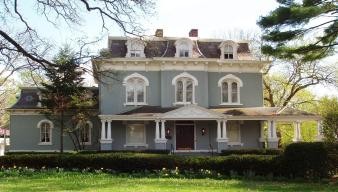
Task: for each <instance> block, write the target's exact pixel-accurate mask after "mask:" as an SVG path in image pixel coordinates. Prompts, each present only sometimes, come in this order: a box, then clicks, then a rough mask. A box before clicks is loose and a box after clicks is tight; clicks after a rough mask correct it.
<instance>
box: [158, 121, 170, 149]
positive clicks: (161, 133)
mask: <svg viewBox="0 0 338 192" xmlns="http://www.w3.org/2000/svg"><path fill="white" fill-rule="evenodd" d="M160 122H161V127H160ZM155 123H156V124H155V149H163V150H164V149H166V148H167V146H166V144H167V139H166V138H165V120H155ZM160 129H161V130H160Z"/></svg>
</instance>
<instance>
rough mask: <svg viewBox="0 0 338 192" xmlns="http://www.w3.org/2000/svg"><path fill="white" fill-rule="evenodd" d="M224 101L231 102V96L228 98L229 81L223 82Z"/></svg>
mask: <svg viewBox="0 0 338 192" xmlns="http://www.w3.org/2000/svg"><path fill="white" fill-rule="evenodd" d="M222 102H223V103H227V102H229V98H228V83H227V82H223V83H222Z"/></svg>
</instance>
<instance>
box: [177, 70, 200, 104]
mask: <svg viewBox="0 0 338 192" xmlns="http://www.w3.org/2000/svg"><path fill="white" fill-rule="evenodd" d="M172 84H173V85H174V86H175V103H174V104H175V105H180V104H195V86H197V85H198V81H197V79H196V78H195V77H194V76H192V75H190V74H188V73H186V72H185V73H182V74H180V75H178V76H176V77H175V78H174V79H173V81H172Z"/></svg>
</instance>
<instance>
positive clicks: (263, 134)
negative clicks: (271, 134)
mask: <svg viewBox="0 0 338 192" xmlns="http://www.w3.org/2000/svg"><path fill="white" fill-rule="evenodd" d="M268 123H269V121H268ZM259 124H260V137H259V139H258V141H259V143H260V146H261V148H264V147H265V131H264V121H260V123H259Z"/></svg>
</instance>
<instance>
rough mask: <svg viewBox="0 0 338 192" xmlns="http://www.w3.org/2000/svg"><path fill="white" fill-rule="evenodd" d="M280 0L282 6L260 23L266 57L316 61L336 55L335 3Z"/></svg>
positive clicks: (337, 11) (337, 14) (337, 8)
mask: <svg viewBox="0 0 338 192" xmlns="http://www.w3.org/2000/svg"><path fill="white" fill-rule="evenodd" d="M277 1H278V3H280V6H279V7H278V8H276V9H275V10H273V11H272V12H270V14H269V15H267V16H264V17H261V18H260V19H259V21H258V25H259V26H260V27H261V28H262V29H263V32H264V34H263V40H265V41H266V43H265V45H264V46H263V47H262V52H263V53H264V54H267V55H271V56H274V57H277V58H280V59H297V60H298V59H300V60H302V61H315V60H319V59H323V58H325V57H328V56H330V55H332V54H334V53H335V48H336V46H337V45H338V42H337V38H338V3H337V1H336V0H302V1H295V0H277ZM298 40H301V41H300V42H301V43H299V42H297V41H298Z"/></svg>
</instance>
